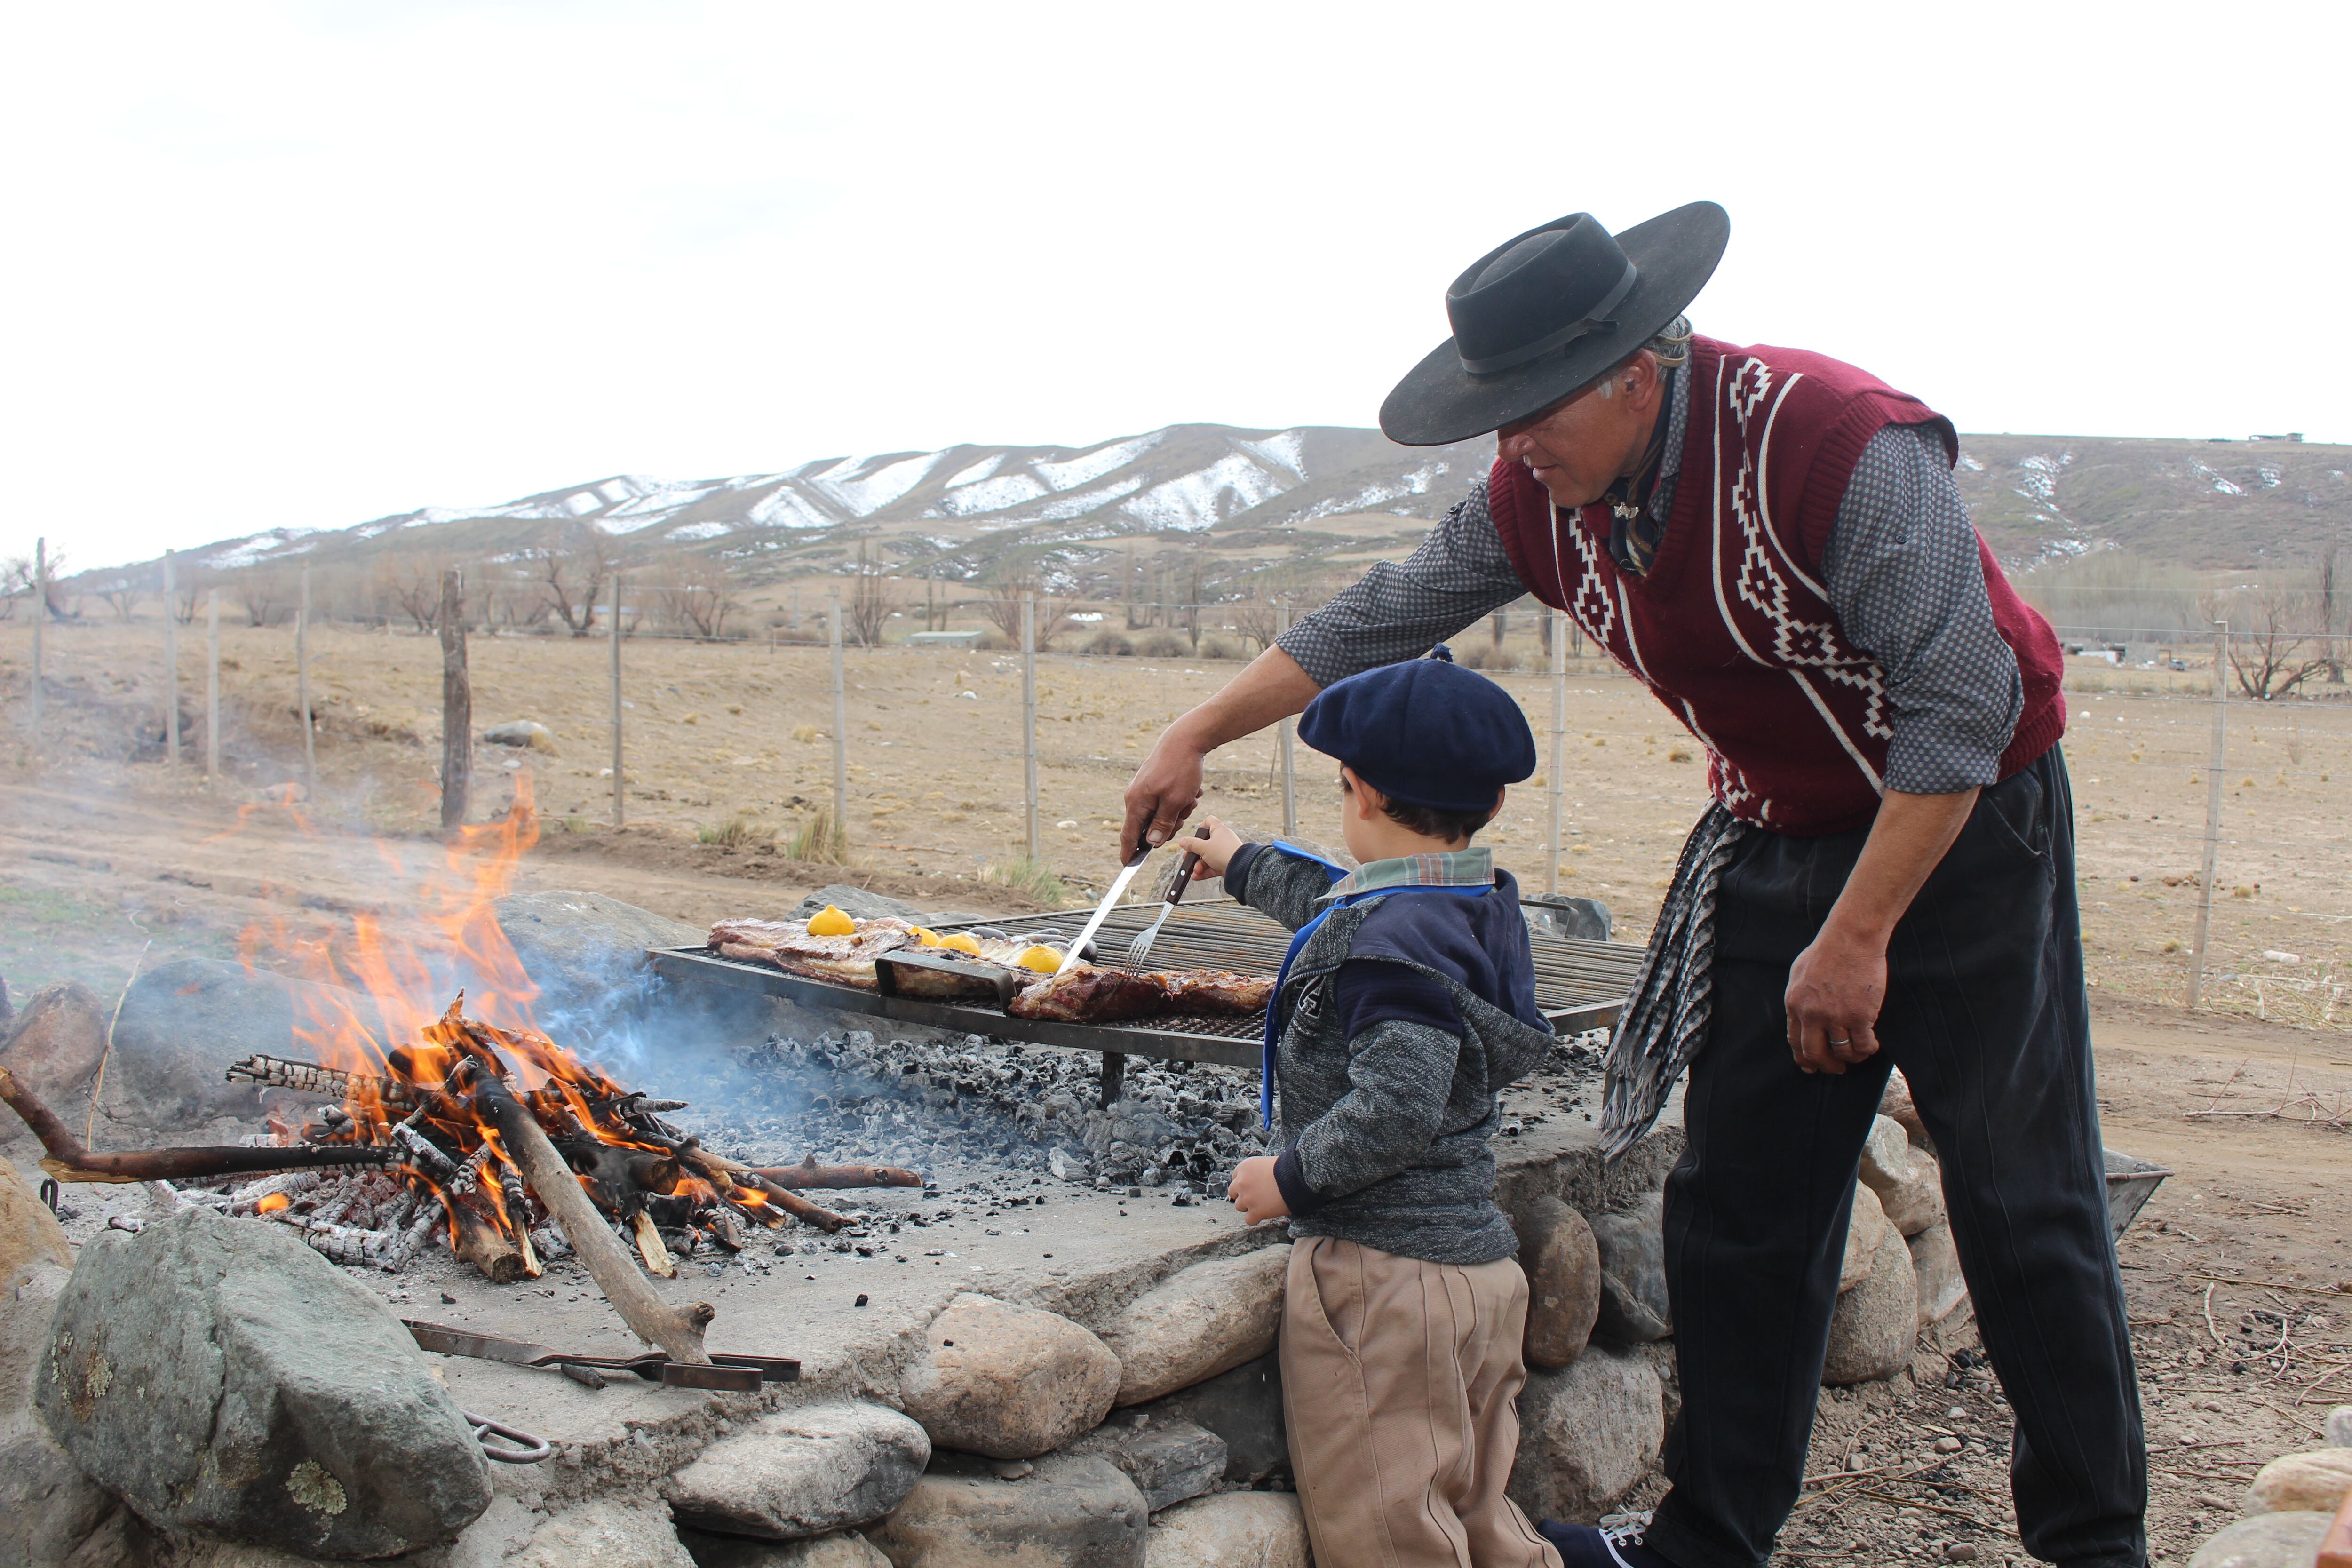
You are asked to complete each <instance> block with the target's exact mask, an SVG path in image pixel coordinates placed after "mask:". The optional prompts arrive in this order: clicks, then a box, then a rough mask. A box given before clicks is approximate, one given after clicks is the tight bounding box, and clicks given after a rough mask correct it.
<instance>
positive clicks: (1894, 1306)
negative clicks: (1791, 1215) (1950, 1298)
mask: <svg viewBox="0 0 2352 1568" xmlns="http://www.w3.org/2000/svg"><path fill="white" fill-rule="evenodd" d="M1918 1342H1919V1279H1918V1276H1917V1275H1916V1274H1915V1273H1914V1272H1913V1271H1912V1268H1911V1251H1910V1248H1908V1247H1906V1246H1904V1244H1903V1237H1900V1236H1898V1235H1897V1234H1895V1229H1894V1227H1893V1226H1888V1227H1887V1229H1886V1230H1885V1232H1884V1233H1883V1234H1882V1235H1881V1236H1880V1237H1879V1244H1878V1256H1877V1257H1876V1258H1873V1259H1872V1260H1871V1265H1870V1277H1869V1278H1868V1279H1864V1281H1863V1282H1862V1283H1861V1284H1859V1285H1857V1286H1855V1287H1854V1288H1853V1289H1851V1290H1848V1291H1846V1292H1845V1293H1844V1294H1843V1295H1842V1296H1840V1297H1839V1298H1838V1300H1837V1310H1836V1311H1835V1312H1834V1313H1833V1314H1832V1316H1831V1318H1830V1348H1829V1355H1828V1357H1827V1358H1826V1359H1825V1360H1824V1361H1823V1362H1822V1383H1823V1384H1826V1385H1828V1386H1830V1387H1832V1388H1842V1387H1843V1386H1845V1385H1846V1384H1854V1383H1874V1382H1876V1381H1878V1380H1880V1379H1883V1378H1889V1377H1893V1376H1894V1375H1895V1373H1898V1372H1901V1371H1902V1370H1903V1369H1904V1368H1905V1367H1906V1366H1908V1365H1910V1364H1911V1352H1913V1351H1914V1350H1915V1349H1916V1348H1917V1346H1918Z"/></svg>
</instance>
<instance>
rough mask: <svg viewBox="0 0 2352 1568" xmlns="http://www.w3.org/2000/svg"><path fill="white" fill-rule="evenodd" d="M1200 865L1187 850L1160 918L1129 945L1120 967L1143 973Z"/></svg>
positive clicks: (1206, 833) (1199, 833)
mask: <svg viewBox="0 0 2352 1568" xmlns="http://www.w3.org/2000/svg"><path fill="white" fill-rule="evenodd" d="M1192 837H1195V838H1206V837H1209V830H1208V829H1207V828H1206V827H1202V828H1200V829H1199V830H1197V831H1196V832H1194V833H1193V835H1192ZM1200 863H1201V857H1200V856H1199V855H1197V854H1195V853H1193V852H1192V850H1190V849H1187V850H1185V851H1184V857H1183V858H1182V859H1181V860H1180V861H1178V862H1177V865H1176V875H1175V876H1173V877H1171V878H1170V879H1169V881H1168V891H1167V892H1166V893H1165V894H1164V895H1162V896H1161V899H1160V916H1159V918H1158V919H1157V920H1154V921H1152V922H1151V923H1150V925H1148V926H1145V927H1144V928H1143V930H1142V931H1141V932H1140V933H1139V934H1138V935H1137V937H1136V939H1135V940H1134V941H1133V942H1129V943H1128V944H1127V961H1126V963H1124V964H1122V965H1121V966H1120V967H1122V968H1124V969H1125V970H1126V971H1127V972H1128V973H1129V974H1140V973H1143V961H1144V960H1145V959H1146V958H1148V957H1150V955H1151V942H1152V939H1153V938H1154V937H1157V936H1158V935H1159V934H1160V927H1161V926H1163V925H1166V924H1167V923H1168V917H1169V916H1170V915H1171V914H1173V913H1175V911H1176V902H1177V900H1180V899H1181V898H1182V897H1183V896H1184V889H1186V888H1189V887H1191V886H1192V871H1193V868H1195V867H1197V866H1199V865H1200Z"/></svg>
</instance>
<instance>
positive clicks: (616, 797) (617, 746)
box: [607, 572, 629, 827]
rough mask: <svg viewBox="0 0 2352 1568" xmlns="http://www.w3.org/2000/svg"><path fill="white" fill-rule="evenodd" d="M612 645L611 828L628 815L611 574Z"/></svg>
mask: <svg viewBox="0 0 2352 1568" xmlns="http://www.w3.org/2000/svg"><path fill="white" fill-rule="evenodd" d="M607 624H608V626H610V629H611V631H612V634H613V635H612V637H610V639H609V640H610V641H611V643H612V645H613V826H615V827H620V826H625V824H626V822H627V820H628V815H629V797H628V789H627V786H626V785H625V784H623V783H622V774H621V574H619V573H618V572H615V573H614V574H613V614H612V616H611V618H610V620H609V622H608V623H607Z"/></svg>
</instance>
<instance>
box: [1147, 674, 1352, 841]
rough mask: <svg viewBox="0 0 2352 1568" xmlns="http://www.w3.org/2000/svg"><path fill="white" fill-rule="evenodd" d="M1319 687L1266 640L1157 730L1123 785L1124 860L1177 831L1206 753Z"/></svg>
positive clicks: (1301, 702)
mask: <svg viewBox="0 0 2352 1568" xmlns="http://www.w3.org/2000/svg"><path fill="white" fill-rule="evenodd" d="M1321 689H1322V688H1321V687H1319V686H1318V685H1316V684H1315V678H1314V677H1313V676H1311V675H1308V674H1307V672H1306V671H1305V670H1304V669H1301V668H1299V667H1298V661H1297V659H1295V658H1291V657H1290V656H1289V655H1288V654H1286V653H1285V652H1283V651H1282V649H1281V648H1279V647H1270V648H1268V649H1266V650H1265V652H1264V653H1262V654H1260V655H1258V656H1257V657H1256V658H1254V659H1252V660H1250V663H1249V668H1246V669H1244V670H1243V671H1242V672H1241V673H1240V674H1239V675H1236V676H1234V678H1233V679H1231V680H1228V681H1227V682H1225V684H1224V686H1223V688H1222V689H1220V690H1219V691H1218V692H1217V694H1216V695H1215V696H1213V697H1212V698H1210V699H1209V700H1207V701H1206V702H1203V703H1202V704H1201V705H1200V706H1199V707H1198V708H1195V709H1193V710H1192V711H1191V712H1189V713H1186V714H1183V715H1181V717H1179V718H1178V719H1177V721H1175V722H1174V723H1172V724H1171V725H1169V726H1168V728H1167V729H1165V730H1163V731H1160V739H1159V740H1158V741H1156V742H1153V743H1152V747H1151V753H1150V755H1149V756H1147V757H1145V758H1144V759H1143V765H1142V766H1141V767H1139V768H1138V769H1136V770H1135V777H1134V778H1133V779H1132V780H1131V781H1129V784H1128V786H1127V821H1126V823H1125V824H1124V825H1123V826H1121V827H1120V828H1119V837H1118V858H1119V859H1120V860H1121V861H1125V860H1127V859H1128V858H1129V857H1131V856H1133V855H1134V853H1135V851H1136V847H1137V846H1139V845H1148V846H1150V847H1153V848H1158V847H1160V845H1162V844H1165V843H1167V842H1168V841H1169V840H1170V839H1171V838H1173V837H1176V830H1177V829H1178V828H1179V827H1181V826H1183V825H1184V819H1185V818H1186V817H1188V816H1192V808H1193V807H1194V806H1196V805H1200V804H1201V763H1202V761H1204V760H1205V759H1206V758H1207V757H1208V754H1209V753H1210V752H1213V751H1215V750H1216V749H1217V748H1218V747H1219V746H1222V745H1223V744H1225V743H1226V742H1229V741H1238V740H1240V739H1241V738H1242V737H1243V736H1244V735H1251V734H1255V733H1256V732H1257V731H1260V730H1263V729H1265V727H1266V726H1267V725H1268V724H1271V723H1273V722H1274V721H1276V720H1277V719H1286V718H1288V717H1289V716H1290V715H1292V714H1293V713H1296V712H1297V711H1299V710H1301V709H1303V708H1305V707H1306V706H1307V703H1309V702H1311V701H1313V700H1315V694H1316V693H1317V692H1318V691H1320V690H1321Z"/></svg>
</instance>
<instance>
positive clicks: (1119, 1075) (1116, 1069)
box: [1096, 1051, 1127, 1110]
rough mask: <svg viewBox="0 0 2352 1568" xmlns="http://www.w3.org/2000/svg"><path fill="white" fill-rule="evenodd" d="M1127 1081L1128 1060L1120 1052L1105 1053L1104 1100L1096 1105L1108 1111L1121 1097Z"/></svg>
mask: <svg viewBox="0 0 2352 1568" xmlns="http://www.w3.org/2000/svg"><path fill="white" fill-rule="evenodd" d="M1126 1081H1127V1058H1126V1057H1124V1056H1122V1055H1121V1054H1120V1053H1118V1051H1105V1052H1104V1053H1103V1065H1102V1098H1101V1099H1100V1100H1097V1102H1096V1103H1097V1104H1099V1105H1101V1106H1102V1107H1104V1108H1105V1109H1106V1110H1108V1108H1109V1107H1110V1106H1111V1105H1112V1104H1113V1103H1114V1102H1115V1101H1116V1100H1118V1096H1119V1089H1120V1087H1121V1086H1122V1085H1124V1084H1125V1083H1126Z"/></svg>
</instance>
